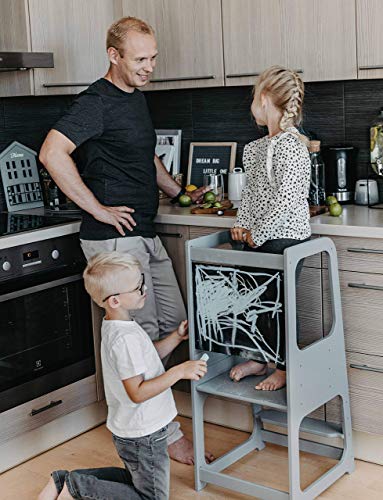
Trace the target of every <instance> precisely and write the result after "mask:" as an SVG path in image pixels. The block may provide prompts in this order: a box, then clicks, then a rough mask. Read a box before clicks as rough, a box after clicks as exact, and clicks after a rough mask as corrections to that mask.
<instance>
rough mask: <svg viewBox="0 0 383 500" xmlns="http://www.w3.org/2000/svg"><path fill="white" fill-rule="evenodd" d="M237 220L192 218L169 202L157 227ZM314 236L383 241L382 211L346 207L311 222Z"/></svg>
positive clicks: (210, 224)
mask: <svg viewBox="0 0 383 500" xmlns="http://www.w3.org/2000/svg"><path fill="white" fill-rule="evenodd" d="M233 221H234V217H226V216H218V215H192V214H190V208H189V207H188V208H181V207H174V206H173V205H170V204H169V202H168V201H166V200H164V201H162V202H161V203H160V208H159V211H158V215H157V218H156V222H157V223H161V224H178V225H181V226H182V225H186V226H205V227H222V229H225V228H230V227H232V225H233ZM310 223H311V229H312V233H313V234H321V235H325V236H353V237H357V238H383V210H379V209H373V208H368V207H362V206H359V205H345V206H344V207H343V213H342V215H341V216H340V217H331V216H330V215H328V214H327V213H326V214H322V215H317V216H315V217H312V218H311V220H310Z"/></svg>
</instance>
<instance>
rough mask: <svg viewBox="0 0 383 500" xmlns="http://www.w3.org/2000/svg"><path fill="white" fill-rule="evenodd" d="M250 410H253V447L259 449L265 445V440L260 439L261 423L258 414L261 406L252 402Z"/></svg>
mask: <svg viewBox="0 0 383 500" xmlns="http://www.w3.org/2000/svg"><path fill="white" fill-rule="evenodd" d="M252 411H253V432H252V434H251V439H253V441H254V449H256V450H258V451H261V450H263V448H264V447H265V442H264V441H263V439H262V428H263V424H262V420H261V418H260V416H259V414H260V413H261V411H262V406H260V405H257V404H253V405H252Z"/></svg>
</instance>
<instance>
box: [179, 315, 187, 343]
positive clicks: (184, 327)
mask: <svg viewBox="0 0 383 500" xmlns="http://www.w3.org/2000/svg"><path fill="white" fill-rule="evenodd" d="M188 328H189V325H188V320H187V319H185V320H184V321H181V323H180V324H179V326H178V328H177V335H178V336H179V337H181V340H187V339H188V338H189V335H188Z"/></svg>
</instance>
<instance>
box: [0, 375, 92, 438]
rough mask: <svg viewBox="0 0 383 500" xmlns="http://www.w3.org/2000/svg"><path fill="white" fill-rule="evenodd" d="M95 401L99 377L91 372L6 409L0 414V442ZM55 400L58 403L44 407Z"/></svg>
mask: <svg viewBox="0 0 383 500" xmlns="http://www.w3.org/2000/svg"><path fill="white" fill-rule="evenodd" d="M95 401H97V390H96V377H95V376H94V375H91V376H90V377H87V378H85V379H83V380H79V381H78V382H75V383H73V384H70V385H67V386H65V387H62V388H60V389H57V390H56V391H52V392H50V393H49V394H46V395H44V396H40V397H39V398H36V399H34V400H32V401H29V402H28V403H24V404H22V405H20V406H17V407H16V408H12V409H11V410H7V411H5V412H3V413H1V414H0V442H1V443H3V442H5V441H8V440H9V439H12V438H14V437H15V436H18V435H20V434H24V433H25V432H28V431H31V430H33V429H36V428H37V427H41V426H42V425H44V424H47V423H48V422H51V421H52V420H55V419H56V418H58V417H61V416H62V415H66V414H68V413H71V412H73V411H75V410H78V409H80V408H82V407H84V406H87V405H89V404H91V403H94V402H95ZM52 402H55V403H58V404H56V405H52V407H50V408H47V409H44V408H45V407H47V406H48V405H50V404H51V403H52ZM59 402H60V403H59ZM38 410H40V411H38ZM32 412H33V413H32Z"/></svg>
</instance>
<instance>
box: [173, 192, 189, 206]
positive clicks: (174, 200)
mask: <svg viewBox="0 0 383 500" xmlns="http://www.w3.org/2000/svg"><path fill="white" fill-rule="evenodd" d="M185 193H186V190H185V189H184V188H181V190H180V192H179V193H178V194H177V196H175V197H174V198H172V199H171V200H170V203H171V204H172V205H174V204H175V203H177V202H178V200H179V199H180V196H182V195H183V194H185Z"/></svg>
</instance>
